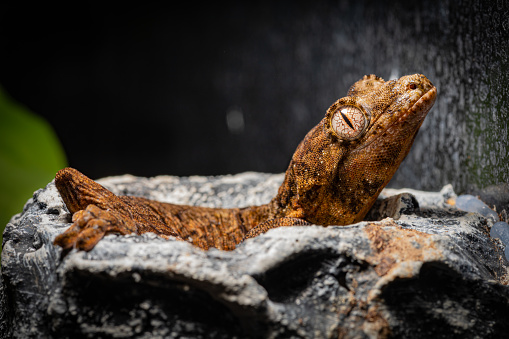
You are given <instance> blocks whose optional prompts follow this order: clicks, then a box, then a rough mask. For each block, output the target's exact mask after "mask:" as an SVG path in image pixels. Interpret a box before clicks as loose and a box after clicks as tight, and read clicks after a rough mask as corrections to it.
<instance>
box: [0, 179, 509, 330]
mask: <svg viewBox="0 0 509 339" xmlns="http://www.w3.org/2000/svg"><path fill="white" fill-rule="evenodd" d="M281 180H282V176H281V175H266V174H256V173H244V174H241V175H237V176H226V177H216V178H202V177H194V178H193V177H190V178H175V177H158V178H152V179H145V178H136V177H130V176H123V177H116V178H109V179H105V180H103V181H102V183H103V184H104V185H105V186H107V187H108V188H110V189H112V190H113V191H114V192H116V193H121V194H135V195H141V196H145V197H149V198H155V199H159V200H164V201H171V202H179V203H193V204H194V203H196V204H202V205H208V206H220V205H221V206H242V205H246V204H257V203H262V202H265V201H267V200H269V199H270V198H271V197H272V196H273V195H274V194H275V192H276V190H277V187H278V185H279V183H280V182H281ZM411 193H412V194H409V193H402V192H401V191H395V190H385V191H384V193H383V194H384V196H385V197H386V199H385V200H380V201H379V202H378V204H377V206H376V207H375V208H374V209H373V210H372V211H371V213H370V215H369V219H371V220H377V219H381V218H385V219H383V220H382V221H366V222H362V223H359V224H355V225H351V226H348V227H328V228H323V227H319V226H310V227H288V228H280V229H275V230H272V231H269V232H268V233H266V234H265V235H262V236H260V237H258V238H255V239H251V240H249V241H246V242H245V243H244V244H242V245H240V246H239V247H238V248H237V249H236V250H235V251H232V252H222V251H218V250H210V251H202V250H200V249H198V248H195V247H193V246H191V245H190V244H187V243H185V242H181V241H173V240H168V241H166V240H162V239H159V238H157V237H155V236H153V235H150V234H148V235H144V236H116V235H110V236H107V237H106V238H105V239H103V240H102V241H101V242H100V243H99V244H98V245H97V246H96V247H95V248H94V250H92V251H91V252H89V253H83V252H74V251H73V252H71V253H70V254H68V255H67V256H66V257H65V258H61V257H60V250H59V249H58V248H55V247H54V246H53V245H52V244H51V242H52V240H53V238H54V237H55V236H56V235H57V234H59V233H60V232H62V231H63V230H64V229H65V228H66V227H68V226H69V224H68V222H69V220H70V215H69V213H68V212H67V211H66V209H65V207H64V205H63V203H62V201H61V199H60V197H59V195H58V193H57V191H56V189H55V187H54V185H53V184H49V185H48V186H47V187H46V188H45V189H42V190H39V191H37V192H36V193H35V194H34V197H33V199H31V200H30V201H29V202H28V203H27V205H26V206H25V209H24V211H23V213H22V214H21V215H17V216H15V217H13V219H12V220H11V222H10V223H9V225H8V226H7V228H6V231H5V234H4V244H3V251H2V274H1V290H0V305H1V311H0V336H1V337H2V338H9V337H17V338H27V337H33V338H41V337H54V338H57V337H59V338H60V337H128V338H132V337H138V338H154V337H165V338H167V337H169V338H171V337H186V336H187V337H219V338H221V337H227V338H231V337H239V338H240V337H250V336H251V337H263V338H271V337H316V338H320V337H325V338H337V337H347V338H349V337H413V338H418V337H429V336H431V335H435V336H436V337H446V336H450V335H453V336H478V337H483V338H484V337H499V336H500V335H501V334H505V333H507V332H508V331H509V323H508V322H507V314H508V312H509V288H508V287H507V280H508V269H507V265H508V262H507V261H506V260H505V258H504V256H503V246H502V245H501V243H500V242H499V241H498V240H492V239H491V238H490V237H489V228H490V227H491V221H489V220H486V219H484V218H483V217H482V216H481V215H479V214H475V213H465V212H461V211H457V210H455V209H452V208H451V207H450V206H449V205H447V203H446V200H447V199H449V198H451V197H454V192H453V190H452V188H451V187H450V186H446V187H444V189H443V190H442V191H441V192H438V193H427V192H418V191H411Z"/></svg>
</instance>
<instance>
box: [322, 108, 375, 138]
mask: <svg viewBox="0 0 509 339" xmlns="http://www.w3.org/2000/svg"><path fill="white" fill-rule="evenodd" d="M367 123H368V122H367V119H366V116H365V115H364V113H363V112H362V110H360V109H359V108H357V107H355V106H349V105H348V106H340V107H339V108H338V109H337V110H336V111H335V112H334V114H332V117H331V121H330V125H331V127H332V129H333V131H334V133H335V134H336V135H337V136H338V137H339V138H341V139H347V140H354V139H357V138H358V137H360V136H361V135H362V132H364V130H365V129H366V126H367Z"/></svg>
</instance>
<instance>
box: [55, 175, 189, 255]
mask: <svg viewBox="0 0 509 339" xmlns="http://www.w3.org/2000/svg"><path fill="white" fill-rule="evenodd" d="M55 185H56V187H57V189H58V191H59V192H60V195H61V196H62V199H63V200H64V202H65V204H66V206H67V208H68V209H69V212H71V213H72V214H73V217H72V222H73V224H72V225H71V227H69V229H67V230H66V231H65V232H64V233H62V234H60V235H58V236H57V237H56V238H55V241H54V244H55V245H59V246H61V247H62V248H64V249H71V248H76V249H79V250H84V251H90V250H91V249H92V248H94V246H95V245H96V244H97V242H99V240H101V239H102V238H103V237H104V236H105V235H106V234H109V233H115V234H131V233H136V234H142V233H145V232H154V233H156V234H157V235H159V236H163V237H167V236H175V237H177V238H180V237H179V236H178V234H177V233H176V232H174V231H173V229H172V228H171V227H170V226H168V225H167V223H165V221H164V220H163V219H162V217H161V216H160V215H159V214H158V213H157V212H156V211H154V210H153V209H152V208H150V206H147V204H146V203H145V202H146V201H147V199H144V198H137V197H124V196H117V195H115V194H114V193H113V192H111V191H109V190H107V189H106V188H104V187H103V186H101V185H100V184H98V183H97V182H95V181H93V180H91V179H90V178H88V177H87V176H85V175H83V174H81V173H80V172H79V171H77V170H75V169H73V168H64V169H63V170H61V171H59V172H58V173H57V175H56V176H55Z"/></svg>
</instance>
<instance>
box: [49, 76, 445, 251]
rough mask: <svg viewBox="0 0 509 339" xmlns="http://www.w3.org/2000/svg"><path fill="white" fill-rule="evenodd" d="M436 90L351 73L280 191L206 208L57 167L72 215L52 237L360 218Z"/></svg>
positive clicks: (72, 239)
mask: <svg viewBox="0 0 509 339" xmlns="http://www.w3.org/2000/svg"><path fill="white" fill-rule="evenodd" d="M436 93H437V91H436V88H435V87H434V86H433V85H432V84H431V82H430V81H429V80H428V79H427V78H426V77H425V76H424V75H421V74H414V75H409V76H404V77H402V78H400V79H399V80H391V81H387V82H386V81H384V80H383V79H381V78H378V77H376V76H374V75H369V76H365V77H364V78H363V79H361V80H359V81H357V82H356V83H355V84H354V85H353V86H352V87H351V88H350V90H349V92H348V96H346V97H344V98H341V99H339V100H338V101H336V102H335V103H334V104H333V105H332V106H331V107H330V108H329V109H328V111H327V114H326V115H325V117H324V118H323V119H322V121H320V123H319V124H318V125H316V126H315V127H314V128H313V129H312V130H311V131H310V132H309V133H308V134H307V135H306V137H305V138H304V140H302V141H301V143H300V144H299V146H298V147H297V150H296V151H295V153H294V155H293V157H292V160H291V162H290V165H289V166H288V169H287V171H286V176H285V179H284V182H283V184H282V185H281V187H280V188H279V191H278V194H277V195H276V197H274V198H273V199H272V201H271V202H270V203H268V204H266V205H262V206H251V207H246V208H233V209H222V208H206V207H198V206H184V205H174V204H168V203H162V202H158V201H153V200H148V199H144V198H138V197H127V196H117V195H115V194H113V193H112V192H110V191H108V190H107V189H105V188H104V187H102V186H101V185H99V184H98V183H96V182H95V181H93V180H91V179H89V178H88V177H86V176H84V175H83V174H81V173H80V172H78V171H77V170H75V169H72V168H64V169H62V170H61V171H59V172H58V173H57V175H56V177H55V184H56V186H57V189H58V191H59V192H60V194H61V195H62V198H63V200H64V202H65V204H66V206H67V208H68V209H69V211H70V212H71V213H73V224H72V225H71V227H69V229H67V230H66V231H65V232H64V233H63V234H61V235H59V236H57V237H56V239H55V242H54V243H55V244H56V245H59V246H61V247H63V248H64V249H71V248H73V247H74V248H77V249H79V250H85V251H89V250H91V249H92V248H93V247H94V246H95V245H96V244H97V242H98V241H99V240H101V239H102V238H103V237H104V235H105V234H108V233H117V234H129V233H137V234H142V233H145V232H153V233H155V234H157V235H159V236H161V237H165V238H168V237H169V236H173V237H176V238H177V239H181V240H185V241H189V242H191V243H193V244H194V245H196V246H198V247H200V248H203V249H208V248H210V247H216V248H219V249H222V250H232V249H234V248H235V245H237V244H238V243H240V242H241V241H243V240H244V239H247V238H251V237H254V236H257V235H259V234H261V233H264V232H266V231H267V230H269V229H271V228H276V227H282V226H294V225H311V224H316V225H323V226H328V225H348V224H351V223H355V222H358V221H361V220H362V218H364V216H365V215H366V213H367V212H368V211H369V209H370V208H371V206H372V205H373V203H374V202H375V200H376V198H377V197H378V195H379V194H380V192H381V190H382V189H383V188H384V187H385V185H387V183H388V182H389V180H390V179H391V178H392V176H393V175H394V173H395V172H396V170H397V169H398V167H399V165H400V164H401V162H402V161H403V159H404V158H405V157H406V155H407V154H408V152H409V151H410V147H411V146H412V143H413V141H414V139H415V136H416V134H417V132H418V130H419V128H420V126H421V124H422V122H423V121H424V118H425V117H426V115H427V113H428V112H429V110H430V109H431V107H432V106H433V104H434V102H435V98H436Z"/></svg>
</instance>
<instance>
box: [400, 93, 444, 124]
mask: <svg viewBox="0 0 509 339" xmlns="http://www.w3.org/2000/svg"><path fill="white" fill-rule="evenodd" d="M436 97H437V88H436V87H435V86H433V87H432V88H431V89H430V90H429V91H427V92H426V93H424V95H423V96H422V97H421V98H420V99H419V100H417V101H416V102H415V104H414V105H413V106H412V107H410V109H409V110H408V111H407V112H406V113H405V114H403V116H402V117H401V118H400V120H401V119H405V118H406V117H407V116H409V115H412V114H414V113H416V112H418V113H419V115H418V116H416V118H419V117H423V116H425V115H426V114H428V112H429V110H430V109H431V107H433V104H434V103H435V99H436ZM423 120H424V119H423Z"/></svg>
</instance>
